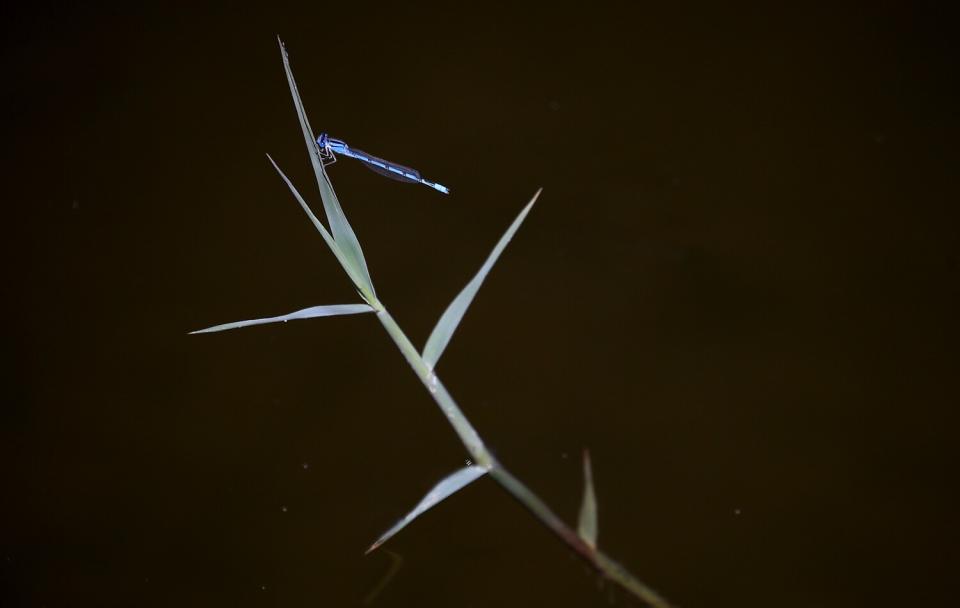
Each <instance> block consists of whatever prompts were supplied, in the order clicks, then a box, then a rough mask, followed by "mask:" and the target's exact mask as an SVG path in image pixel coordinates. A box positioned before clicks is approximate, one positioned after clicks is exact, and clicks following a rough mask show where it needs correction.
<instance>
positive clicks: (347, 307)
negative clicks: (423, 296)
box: [190, 304, 373, 334]
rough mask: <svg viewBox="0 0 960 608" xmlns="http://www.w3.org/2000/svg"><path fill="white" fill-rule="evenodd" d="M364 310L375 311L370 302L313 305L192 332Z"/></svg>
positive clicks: (353, 313) (203, 332) (361, 311)
mask: <svg viewBox="0 0 960 608" xmlns="http://www.w3.org/2000/svg"><path fill="white" fill-rule="evenodd" d="M363 312H373V308H371V307H370V305H369V304H330V305H328V306H311V307H310V308H304V309H303V310H298V311H296V312H291V313H290V314H288V315H280V316H279V317H264V318H262V319H250V320H249V321H235V322H233V323H224V324H223V325H214V326H213V327H207V328H206V329H198V330H197V331H191V332H190V334H210V333H213V332H216V331H226V330H228V329H239V328H241V327H249V326H250V325H266V324H267V323H286V322H287V321H295V320H298V319H315V318H317V317H335V316H338V315H356V314H360V313H363Z"/></svg>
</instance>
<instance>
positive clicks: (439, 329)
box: [423, 188, 543, 369]
mask: <svg viewBox="0 0 960 608" xmlns="http://www.w3.org/2000/svg"><path fill="white" fill-rule="evenodd" d="M542 190H543V188H541V189H539V190H537V192H536V194H534V195H533V198H532V199H530V202H529V203H527V206H526V207H524V208H523V210H522V211H521V212H520V215H518V216H517V219H515V220H513V223H512V224H510V227H509V228H507V231H506V232H505V233H504V234H503V236H502V237H500V241H499V242H498V243H497V245H496V247H494V248H493V251H492V252H491V253H490V256H489V257H487V261H486V262H484V263H483V266H481V267H480V271H479V272H478V273H477V274H476V276H474V277H473V279H471V281H470V282H469V283H467V286H466V287H464V288H463V291H461V292H460V294H459V295H458V296H457V297H456V298H454V300H453V302H451V303H450V306H448V307H447V310H446V311H444V313H443V316H441V317H440V320H439V321H437V326H436V327H434V328H433V332H432V333H431V334H430V337H429V338H428V339H427V344H426V346H424V348H423V360H424V361H425V362H426V364H427V366H428V367H429V368H430V369H433V368H434V367H435V366H436V364H437V361H439V360H440V355H442V354H443V351H444V349H445V348H447V344H448V343H449V342H450V338H451V337H453V332H454V331H456V329H457V326H458V325H460V321H461V320H462V319H463V315H464V314H465V313H466V312H467V308H469V307H470V303H471V302H473V298H474V296H476V295H477V291H479V289H480V286H481V285H482V284H483V280H484V279H486V278H487V274H488V273H489V272H490V269H491V268H493V265H494V264H495V263H496V261H497V258H499V257H500V254H501V253H503V250H504V248H506V246H507V243H509V242H510V239H512V238H513V235H514V234H515V233H516V232H517V229H518V228H520V224H522V223H523V220H524V218H526V217H527V213H529V212H530V208H531V207H533V204H534V203H535V202H537V197H539V196H540V192H541V191H542Z"/></svg>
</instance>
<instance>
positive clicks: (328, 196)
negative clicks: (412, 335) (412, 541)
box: [192, 42, 669, 608]
mask: <svg viewBox="0 0 960 608" xmlns="http://www.w3.org/2000/svg"><path fill="white" fill-rule="evenodd" d="M280 52H281V55H282V57H283V66H284V69H285V71H286V75H287V81H288V83H289V85H290V93H291V95H292V96H293V102H294V106H295V107H296V111H297V116H298V117H299V119H300V126H301V128H302V131H303V138H304V142H305V143H306V146H307V152H308V154H309V156H310V161H311V163H312V165H313V170H314V173H315V175H316V179H317V186H318V187H319V189H320V198H321V199H322V201H323V208H324V213H325V215H326V219H327V224H328V225H329V228H328V227H327V226H326V225H324V224H323V223H322V222H321V221H320V220H319V219H318V218H317V216H316V215H315V214H314V213H313V211H312V210H311V209H310V207H309V205H307V203H306V201H305V200H304V199H303V197H302V196H301V195H300V193H299V192H298V191H297V189H296V187H295V186H294V185H293V183H292V182H291V181H290V179H288V178H287V176H286V175H285V174H284V173H283V171H281V170H280V167H278V166H277V164H276V162H274V160H273V159H272V158H270V157H269V155H268V158H269V160H270V163H271V164H272V165H273V167H274V168H275V169H276V170H277V173H279V175H280V177H281V178H282V179H283V181H284V182H285V183H286V185H287V187H288V188H289V189H290V192H291V193H292V194H293V196H294V198H296V200H297V202H299V203H300V206H301V207H302V208H303V210H304V212H305V213H306V214H307V216H308V217H309V218H310V221H312V222H313V224H314V226H315V227H316V229H317V231H318V232H319V233H320V236H321V237H322V238H323V240H324V241H325V242H326V243H327V246H328V247H329V248H330V251H331V252H332V253H333V255H334V256H335V257H336V259H337V261H338V262H339V263H340V265H341V267H343V270H344V272H346V274H347V276H348V277H349V278H350V280H351V281H352V282H353V285H354V287H356V290H357V292H358V293H359V295H360V298H361V299H362V300H363V302H362V303H357V304H338V305H327V306H314V307H311V308H306V309H303V310H299V311H296V312H293V313H290V314H287V315H281V316H276V317H267V318H261V319H251V320H247V321H238V322H234V323H226V324H223V325H216V326H213V327H210V328H207V329H202V330H199V331H196V332H192V333H210V332H218V331H223V330H227V329H236V328H240V327H246V326H248V325H260V324H264V323H276V322H286V321H290V320H299V319H308V318H313V317H325V316H335V315H344V314H359V313H373V314H374V316H375V317H376V318H377V320H378V321H379V322H380V324H381V325H382V326H383V328H384V329H385V330H386V332H387V335H389V336H390V338H391V339H392V340H393V342H394V344H396V346H397V348H399V349H400V352H401V354H402V355H403V356H404V358H405V359H406V360H407V363H409V364H410V367H411V368H413V371H414V373H416V375H417V377H418V378H420V381H421V382H422V383H423V385H424V387H426V389H427V392H428V393H429V394H430V396H431V397H432V398H433V400H434V401H435V402H436V404H437V405H438V406H439V407H440V411H441V412H443V414H444V416H446V418H447V420H448V421H449V423H450V425H451V426H452V427H453V430H454V431H455V432H456V433H457V435H458V436H459V438H460V441H461V442H462V443H463V446H464V447H465V448H466V450H467V453H468V454H469V455H470V459H471V460H470V463H469V464H468V465H467V466H466V467H464V468H462V469H460V470H458V471H455V472H453V473H451V474H450V475H449V476H448V477H446V478H445V479H443V480H441V481H440V482H439V483H438V484H437V485H436V486H435V487H434V488H433V489H432V490H431V491H430V492H429V493H427V495H426V496H425V497H424V498H423V500H421V501H420V503H419V504H418V505H416V506H415V507H414V508H413V509H412V510H411V511H410V512H409V513H408V514H407V515H406V516H405V517H404V518H403V519H401V520H400V521H399V522H397V523H396V524H395V525H394V526H393V527H391V528H390V529H388V530H387V531H386V532H385V533H384V534H383V535H381V536H380V538H378V539H377V540H376V541H375V542H374V543H373V544H372V545H370V547H369V549H367V552H368V553H369V552H370V551H373V550H375V549H376V548H377V547H379V546H380V545H382V544H383V543H385V542H387V541H388V540H389V539H390V538H391V537H392V536H394V535H395V534H396V533H398V532H399V531H400V530H402V529H403V528H404V527H406V526H407V525H408V524H409V523H410V522H412V521H413V520H414V519H416V518H417V517H418V516H420V515H421V514H422V513H423V512H425V511H426V510H428V509H430V508H431V507H433V506H434V505H436V504H437V503H439V502H441V501H442V500H444V499H445V498H447V497H448V496H450V495H452V494H454V493H455V492H457V491H458V490H460V489H461V488H463V487H464V486H466V485H468V484H470V483H471V482H473V481H475V480H476V479H479V478H480V477H483V476H485V475H486V476H489V477H491V478H492V479H493V480H494V481H496V482H497V483H498V484H499V485H500V486H501V487H503V489H504V490H506V491H507V492H508V493H509V494H510V495H511V496H513V497H514V498H515V499H516V500H517V501H519V502H520V504H522V505H523V506H524V507H526V508H527V509H528V510H529V511H530V513H532V514H533V515H534V516H535V517H536V518H537V519H538V520H540V522H541V523H542V524H544V525H545V526H546V527H547V528H548V529H550V530H551V531H552V532H553V533H554V534H555V535H556V536H557V537H558V538H559V539H560V540H561V541H562V542H563V543H565V544H566V545H567V546H568V547H569V548H571V549H572V550H573V551H574V552H575V553H576V554H577V555H578V556H580V557H581V558H582V559H583V560H585V561H586V562H587V563H588V564H590V565H591V566H592V567H593V568H594V569H595V570H596V571H597V573H599V574H600V575H601V576H602V577H603V578H605V579H607V580H609V581H611V582H613V583H615V584H617V585H619V586H620V587H622V588H623V589H625V590H626V591H627V592H629V593H630V594H632V595H633V596H635V597H636V598H638V599H640V600H641V601H643V602H645V603H647V604H649V605H650V606H653V607H655V608H669V604H668V602H667V601H666V600H664V599H663V598H662V597H661V596H660V595H659V594H657V593H656V592H655V591H654V590H653V589H651V588H650V587H648V586H647V585H646V584H644V583H642V582H641V581H640V580H639V579H637V578H636V577H635V576H633V575H632V574H630V572H628V571H627V570H626V569H625V568H624V567H623V566H621V565H620V564H618V563H617V562H615V561H614V560H613V559H611V558H610V557H608V556H607V555H606V554H604V553H603V552H602V551H600V549H599V548H598V546H597V531H598V525H597V501H596V496H595V494H594V490H593V473H592V470H591V464H590V457H589V454H588V453H587V452H584V460H583V466H584V492H583V501H582V505H581V509H580V515H579V520H578V525H577V529H576V530H573V529H572V528H570V527H569V526H567V524H565V523H564V522H563V520H562V519H560V517H558V516H557V515H556V514H555V513H554V512H553V510H551V509H550V507H548V506H547V504H546V503H544V502H543V501H542V500H541V499H540V498H539V497H537V495H536V494H534V493H533V491H531V490H530V489H529V488H528V487H527V486H526V485H525V484H524V483H522V482H521V481H520V480H519V479H517V478H516V477H514V476H513V474H511V473H510V471H509V470H508V469H507V468H506V467H505V466H504V465H503V464H502V463H501V462H500V461H498V460H497V459H496V458H495V457H494V456H493V454H491V453H490V451H489V450H487V448H486V446H485V445H484V442H483V440H482V439H481V437H480V434H479V433H477V431H476V429H474V427H473V425H472V424H471V423H470V421H469V420H468V419H467V417H466V416H465V415H464V413H463V411H462V410H461V409H460V406H458V405H457V402H456V401H454V399H453V397H452V396H451V395H450V393H449V391H447V389H446V387H445V386H444V385H443V383H442V382H441V381H440V378H439V377H438V376H437V374H436V371H435V368H436V366H437V363H438V362H439V360H440V357H441V356H442V355H443V351H444V349H445V348H446V346H447V344H448V343H449V342H450V339H451V338H452V337H453V334H454V332H455V331H456V329H457V326H458V325H459V324H460V321H461V319H463V316H464V314H465V313H466V311H467V309H468V308H469V307H470V303H471V302H472V301H473V298H474V297H475V296H476V294H477V292H478V291H479V289H480V286H481V285H482V284H483V281H484V279H485V278H486V277H487V274H488V273H489V272H490V270H491V269H492V268H493V265H494V264H495V263H496V261H497V258H499V257H500V254H501V253H502V252H503V250H504V249H505V248H506V246H507V244H508V243H509V242H510V240H511V239H512V238H513V236H514V235H515V234H516V232H517V230H518V229H519V228H520V225H521V224H522V223H523V221H524V219H526V217H527V214H528V213H529V212H530V210H531V209H532V208H533V206H534V204H535V203H536V201H537V198H538V197H539V196H540V191H539V190H538V191H537V192H536V193H535V194H534V195H533V197H532V198H531V199H530V201H529V202H528V203H527V204H526V205H525V206H524V207H523V209H522V210H521V211H520V213H519V214H518V215H517V217H516V219H515V220H514V221H513V223H512V224H511V225H510V226H509V228H507V230H506V232H505V233H504V234H503V236H502V237H501V238H500V240H499V242H497V244H496V246H495V247H494V248H493V251H492V252H491V253H490V255H489V257H487V259H486V261H485V262H484V264H483V266H481V268H480V270H479V271H478V272H477V273H476V275H474V277H473V278H472V279H471V280H470V282H469V283H467V285H466V287H464V288H463V290H462V291H461V292H460V294H459V295H457V297H456V298H454V300H453V302H451V303H450V305H449V306H448V307H447V309H446V311H445V312H444V313H443V315H442V316H441V317H440V320H439V321H438V322H437V325H436V327H434V329H433V332H432V333H431V334H430V337H429V338H428V339H427V342H426V345H425V347H424V348H423V350H422V351H421V350H419V349H417V348H416V347H415V346H414V345H413V343H412V342H411V341H410V339H409V338H407V335H406V334H405V333H404V332H403V330H402V329H401V328H400V326H399V325H398V324H397V322H396V321H395V320H394V318H393V317H392V316H390V313H389V311H388V310H387V307H386V306H385V305H384V303H383V302H382V301H381V300H380V298H379V296H378V295H377V292H376V290H375V289H374V287H373V280H372V279H371V276H370V272H369V270H368V268H367V263H366V260H365V259H364V256H363V250H362V248H361V246H360V241H359V240H358V239H357V235H356V234H355V233H354V231H353V229H352V228H351V227H350V223H349V222H348V221H347V217H346V215H345V214H344V212H343V208H342V207H341V205H340V202H339V200H338V199H337V195H336V193H335V192H334V190H333V186H332V185H331V183H330V179H329V177H328V176H327V173H326V171H325V170H324V166H323V161H322V159H321V158H320V152H319V150H318V148H317V145H316V138H315V136H314V131H313V130H312V129H311V127H310V122H309V120H308V119H307V114H306V111H305V110H304V106H303V102H302V100H301V99H300V94H299V92H298V91H297V84H296V81H295V80H294V78H293V72H292V71H291V69H290V61H289V57H288V55H287V52H286V49H285V48H284V46H283V43H282V42H281V43H280Z"/></svg>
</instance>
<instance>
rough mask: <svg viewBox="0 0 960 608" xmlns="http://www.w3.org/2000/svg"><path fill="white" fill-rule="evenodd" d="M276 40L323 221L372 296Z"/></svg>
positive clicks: (283, 51) (358, 251)
mask: <svg viewBox="0 0 960 608" xmlns="http://www.w3.org/2000/svg"><path fill="white" fill-rule="evenodd" d="M277 41H278V42H279V43H280V54H281V55H282V56H283V69H284V71H285V72H286V73H287V83H288V84H289V85H290V95H291V96H292V97H293V105H294V106H295V107H296V109H297V117H298V118H299V119H300V127H301V129H302V130H303V138H304V141H305V142H306V144H307V152H308V154H309V155H310V162H311V164H312V165H313V172H314V173H315V174H316V176H317V186H319V188H320V198H321V199H322V200H323V208H324V211H325V212H326V214H327V222H328V223H329V224H330V232H332V233H333V239H334V240H335V241H336V242H337V244H338V245H339V246H340V248H341V250H342V251H343V262H341V263H344V264H347V265H349V266H350V268H351V269H352V271H353V272H352V274H354V275H356V276H357V277H359V278H360V280H361V283H360V284H358V285H357V287H359V288H360V289H361V291H364V290H367V291H369V292H370V294H371V295H374V296H375V295H376V292H374V290H373V281H372V280H371V279H370V273H369V272H368V270H367V262H366V260H365V259H364V257H363V250H362V249H361V248H360V241H359V240H358V239H357V235H356V234H355V233H354V232H353V228H351V227H350V222H348V221H347V216H346V215H344V213H343V209H342V208H341V207H340V201H339V200H337V194H336V193H335V192H334V191H333V186H332V185H331V184H330V179H329V178H328V177H327V172H326V170H325V169H324V168H323V160H322V159H321V158H320V150H319V149H318V148H317V138H316V137H314V134H313V130H312V129H311V128H310V121H309V120H307V112H306V110H304V108H303V101H302V100H301V99H300V93H299V91H298V90H297V83H296V81H295V80H294V79H293V71H292V70H291V69H290V58H289V57H288V56H287V49H286V47H285V46H283V41H281V40H280V39H279V38H278V39H277Z"/></svg>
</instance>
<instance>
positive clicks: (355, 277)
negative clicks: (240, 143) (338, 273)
mask: <svg viewBox="0 0 960 608" xmlns="http://www.w3.org/2000/svg"><path fill="white" fill-rule="evenodd" d="M267 158H268V159H270V164H272V165H273V168H274V169H276V170H277V173H279V174H280V177H281V178H283V181H284V183H286V184H287V187H288V188H290V192H292V193H293V196H294V198H296V199H297V202H298V203H300V206H301V207H302V208H303V210H304V211H305V212H306V214H307V217H309V218H310V221H311V222H313V225H314V226H315V227H316V229H317V232H319V233H320V236H322V237H323V240H324V241H326V243H327V246H328V247H330V251H332V252H333V255H334V256H335V257H336V258H337V261H338V262H340V265H341V266H342V267H343V270H344V271H345V272H346V273H347V276H349V277H350V280H351V281H353V284H354V285H356V286H357V289H359V290H360V293H361V294H363V293H364V289H363V287H362V286H363V285H364V284H365V281H364V278H363V277H362V276H361V275H359V274H357V271H356V268H355V266H354V265H352V264H350V263H349V262H348V261H347V259H346V256H345V254H344V253H343V249H342V248H341V247H340V245H339V243H337V242H336V241H335V240H334V239H333V237H331V236H330V233H329V232H327V228H326V226H324V225H323V222H321V221H320V220H319V219H317V216H316V215H314V213H313V210H312V209H310V206H309V205H307V201H305V200H303V197H302V196H300V192H298V191H297V188H296V187H295V186H294V185H293V182H291V181H290V178H289V177H287V176H286V174H284V172H283V171H281V170H280V167H278V166H277V163H276V162H274V160H273V158H272V157H271V156H270V155H269V154H267Z"/></svg>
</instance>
